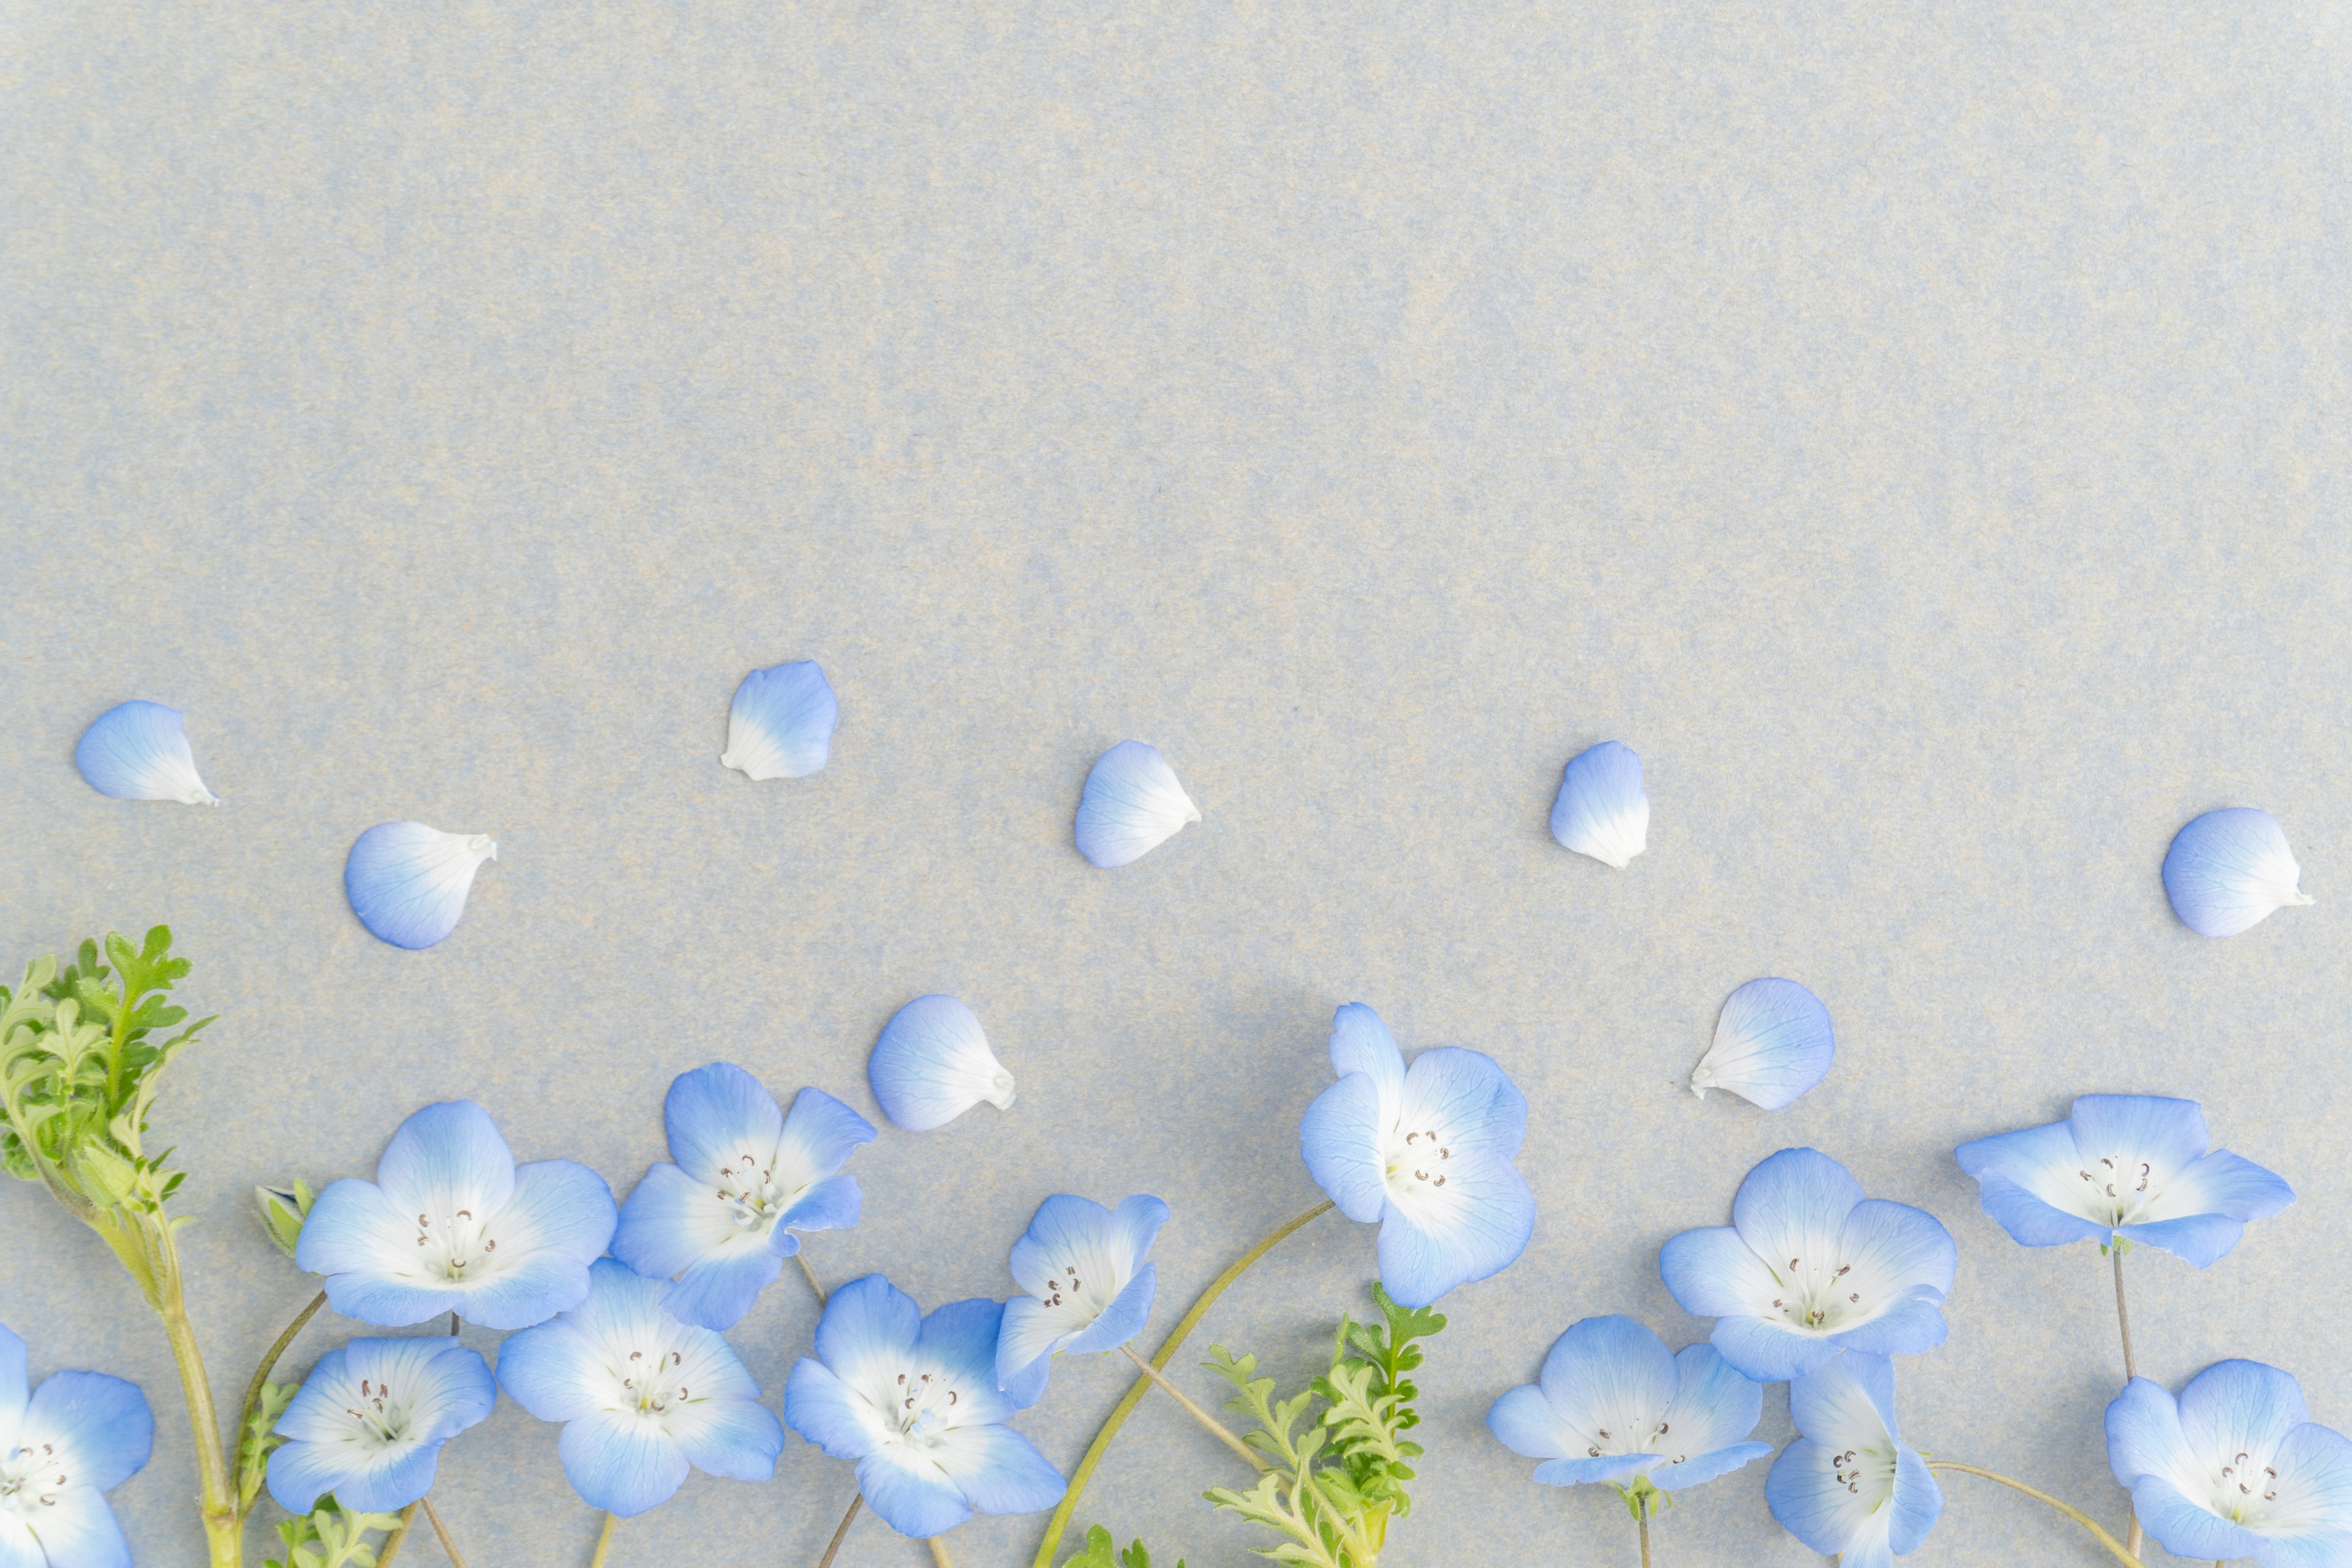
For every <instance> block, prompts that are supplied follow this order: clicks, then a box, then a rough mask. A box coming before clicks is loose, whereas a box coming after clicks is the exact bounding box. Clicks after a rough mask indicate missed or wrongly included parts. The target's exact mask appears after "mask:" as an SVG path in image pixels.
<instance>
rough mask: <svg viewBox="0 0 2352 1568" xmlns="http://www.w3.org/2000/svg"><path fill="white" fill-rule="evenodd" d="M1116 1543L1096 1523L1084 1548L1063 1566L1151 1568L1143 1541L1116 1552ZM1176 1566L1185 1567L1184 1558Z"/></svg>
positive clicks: (1108, 1532)
mask: <svg viewBox="0 0 2352 1568" xmlns="http://www.w3.org/2000/svg"><path fill="white" fill-rule="evenodd" d="M1116 1544H1117V1543H1116V1542H1113V1541H1112V1540H1111V1535H1110V1531H1108V1530H1105V1529H1104V1528H1103V1527H1102V1526H1101V1525H1099V1524H1097V1525H1094V1526H1092V1527H1091V1528H1089V1529H1088V1530H1087V1543H1086V1546H1085V1547H1084V1549H1082V1550H1081V1551H1079V1552H1077V1553H1076V1554H1075V1555H1074V1556H1072V1557H1071V1558H1070V1560H1069V1561H1068V1562H1066V1563H1063V1564H1062V1568H1151V1553H1150V1551H1148V1550H1147V1549H1146V1548H1145V1547H1144V1544H1143V1542H1140V1541H1138V1542H1135V1543H1134V1544H1133V1545H1131V1546H1129V1547H1128V1548H1127V1549H1126V1550H1125V1551H1123V1552H1113V1551H1112V1547H1113V1546H1115V1545H1116ZM1176 1568H1184V1560H1183V1559H1182V1558H1181V1557H1180V1558H1178V1559H1177V1560H1176Z"/></svg>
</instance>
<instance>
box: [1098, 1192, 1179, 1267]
mask: <svg viewBox="0 0 2352 1568" xmlns="http://www.w3.org/2000/svg"><path fill="white" fill-rule="evenodd" d="M1110 1217H1111V1231H1112V1234H1113V1236H1114V1237H1116V1238H1117V1239H1118V1242H1119V1243H1120V1245H1122V1246H1124V1247H1126V1248H1127V1256H1128V1258H1129V1267H1130V1268H1133V1267H1135V1266H1136V1265H1138V1264H1140V1263H1141V1262H1142V1261H1143V1259H1144V1258H1145V1257H1146V1256H1148V1255H1149V1254H1150V1251H1151V1244H1152V1243H1153V1242H1155V1241H1157V1240H1159V1239H1160V1226H1164V1225H1166V1224H1167V1223H1168V1205H1166V1204H1164V1203H1162V1202H1160V1200H1159V1199H1158V1198H1155V1197H1151V1196H1150V1195H1148V1194H1136V1195H1135V1196H1133V1197H1129V1198H1121V1199H1119V1201H1118V1207H1117V1208H1116V1209H1113V1210H1112V1211H1111V1216H1110Z"/></svg>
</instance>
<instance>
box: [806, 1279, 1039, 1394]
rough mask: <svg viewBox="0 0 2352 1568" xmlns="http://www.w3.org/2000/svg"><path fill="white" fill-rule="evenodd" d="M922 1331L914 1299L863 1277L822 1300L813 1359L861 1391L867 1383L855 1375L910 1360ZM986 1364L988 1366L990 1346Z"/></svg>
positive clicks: (890, 1286)
mask: <svg viewBox="0 0 2352 1568" xmlns="http://www.w3.org/2000/svg"><path fill="white" fill-rule="evenodd" d="M922 1329H923V1315H922V1312H921V1311H920V1310H919V1309H918V1308H917V1307H916V1305H915V1299H914V1298H913V1297H911V1296H909V1295H908V1294H907V1293H906V1292H905V1291H904V1290H901V1289H898V1287H897V1286H895V1285H893V1284H891V1283H890V1281H888V1280H887V1279H884V1278H882V1276H880V1275H879V1274H868V1275H866V1277H865V1278H864V1279H853V1280H851V1281H850V1282H849V1283H848V1284H846V1285H844V1286H843V1287H841V1288H840V1289H837V1290H835V1292H834V1293H833V1294H832V1295H831V1296H829V1297H827V1298H826V1299H825V1303H824V1316H823V1317H822V1318H820V1319H818V1320H817V1325H816V1353H817V1358H818V1359H819V1360H820V1361H822V1362H824V1364H825V1365H827V1366H829V1367H831V1368H832V1369H833V1370H834V1371H835V1373H839V1374H840V1375H841V1376H842V1377H844V1378H846V1379H847V1380H849V1381H850V1382H851V1383H854V1384H860V1385H863V1384H865V1383H866V1381H867V1380H866V1378H865V1377H863V1376H861V1375H860V1374H861V1373H863V1372H865V1371H866V1369H869V1368H872V1367H877V1366H880V1365H882V1364H884V1363H889V1364H893V1365H897V1364H899V1363H904V1362H905V1361H906V1360H907V1359H908V1358H909V1357H911V1356H912V1355H913V1354H914V1353H915V1346H916V1342H918V1341H919V1339H920V1338H921V1335H922ZM989 1359H990V1362H991V1363H993V1362H994V1359H995V1358H994V1346H993V1343H992V1344H991V1347H990V1358H989Z"/></svg>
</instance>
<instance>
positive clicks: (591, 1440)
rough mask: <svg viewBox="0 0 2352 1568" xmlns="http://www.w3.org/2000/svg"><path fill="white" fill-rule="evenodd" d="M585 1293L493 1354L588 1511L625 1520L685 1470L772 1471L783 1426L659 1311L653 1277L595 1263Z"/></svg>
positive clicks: (756, 1391)
mask: <svg viewBox="0 0 2352 1568" xmlns="http://www.w3.org/2000/svg"><path fill="white" fill-rule="evenodd" d="M590 1273H591V1277H592V1279H593V1287H592V1288H591V1289H590V1290H589V1292H588V1299H587V1300H585V1301H583V1303H581V1304H580V1305H579V1306H577V1307H574V1308H572V1310H570V1311H567V1312H565V1313H563V1314H562V1316H560V1317H558V1318H556V1319H555V1320H554V1321H552V1322H547V1323H541V1325H539V1327H537V1328H535V1329H528V1330H525V1331H523V1332H521V1333H519V1334H517V1335H515V1336H514V1337H513V1338H511V1339H509V1340H508V1341H507V1342H506V1343H505V1345H504V1346H502V1347H501V1348H500V1349H499V1385H500V1386H501V1387H503V1388H504V1389H505V1390H506V1391H507V1392H508V1393H509V1394H512V1395H513V1396H514V1401H515V1403H516V1404H518V1405H521V1406H522V1407H523V1408H524V1409H525V1410H528V1411H530V1413H531V1414H532V1415H536V1416H538V1417H539V1418H540V1419H541V1420H542V1421H561V1422H562V1423H563V1436H562V1437H561V1438H560V1439H558V1441H557V1444H556V1453H557V1455H558V1456H559V1457H560V1458H562V1460H563V1474H564V1476H565V1478H566V1479H569V1480H570V1481H571V1482H572V1490H573V1491H576V1492H578V1493H579V1494H580V1497H581V1500H583V1501H584V1502H586V1503H587V1504H588V1505H589V1506H590V1507H591V1508H601V1509H604V1510H608V1511H609V1512H612V1513H615V1514H618V1515H620V1516H621V1517H622V1518H624V1519H626V1518H628V1517H630V1516H631V1515H633V1514H639V1513H643V1512H645V1511H646V1510H647V1509H649V1508H652V1507H653V1506H654V1505H655V1504H656V1503H659V1502H664V1501H667V1500H668V1498H669V1496H670V1494H671V1493H673V1492H675V1491H677V1489H678V1488H679V1487H680V1486H682V1485H684V1484H685V1482H686V1472H687V1468H688V1466H689V1465H690V1466H692V1467H693V1468H696V1469H698V1470H703V1471H706V1472H708V1473H709V1474H711V1475H714V1476H727V1477H730V1478H731V1479H735V1480H739V1481H764V1480H766V1479H768V1478H769V1477H771V1476H772V1475H774V1474H775V1473H776V1456H777V1455H778V1454H781V1453H782V1452H783V1448H784V1429H783V1428H782V1426H779V1425H777V1423H776V1418H775V1416H774V1415H773V1414H772V1413H771V1412H770V1411H769V1409H768V1407H767V1406H766V1405H761V1403H760V1385H759V1384H756V1383H754V1382H752V1381H751V1373H749V1372H746V1371H745V1370H744V1369H743V1363H741V1362H740V1361H739V1360H738V1359H736V1355H735V1352H734V1351H733V1350H732V1349H730V1347H729V1346H728V1343H727V1342H726V1341H725V1340H723V1339H720V1338H719V1336H718V1335H717V1334H715V1333H713V1332H712V1331H710V1330H709V1329H703V1328H697V1327H696V1326H695V1325H693V1324H692V1323H682V1322H679V1321H677V1319H676V1318H673V1317H671V1316H670V1315H669V1314H668V1313H667V1312H665V1311H663V1310H662V1292H663V1290H664V1289H665V1287H664V1286H663V1284H662V1282H661V1281H660V1280H658V1279H646V1278H645V1277H644V1276H643V1275H640V1274H636V1273H634V1272H632V1271H631V1270H630V1268H628V1266H627V1265H625V1264H623V1263H620V1262H616V1261H615V1260H614V1259H612V1258H601V1259H599V1260H598V1261H597V1264H596V1266H595V1268H593V1269H592V1270H591V1271H590Z"/></svg>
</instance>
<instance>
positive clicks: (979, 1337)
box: [915, 1296, 1004, 1421]
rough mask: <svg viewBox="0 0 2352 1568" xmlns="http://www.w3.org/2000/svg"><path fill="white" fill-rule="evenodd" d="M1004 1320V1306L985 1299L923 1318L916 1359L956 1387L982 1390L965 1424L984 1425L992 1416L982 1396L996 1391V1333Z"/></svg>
mask: <svg viewBox="0 0 2352 1568" xmlns="http://www.w3.org/2000/svg"><path fill="white" fill-rule="evenodd" d="M1003 1318H1004V1303H1003V1302H1002V1301H992V1300H988V1299H987V1298H986V1297H984V1296H982V1297H975V1298H973V1299H972V1300H965V1301H950V1302H949V1303H948V1304H947V1305H945V1306H943V1307H935V1308H933V1309H932V1310H930V1311H929V1312H927V1313H925V1314H924V1317H923V1326H922V1330H921V1332H920V1334H919V1337H918V1339H917V1341H916V1344H915V1355H916V1358H917V1359H918V1360H919V1361H921V1362H922V1363H924V1364H925V1365H927V1366H929V1367H933V1368H935V1369H937V1370H938V1371H939V1372H941V1373H946V1374H947V1375H948V1376H949V1377H950V1378H951V1379H953V1380H954V1381H955V1383H956V1384H957V1386H959V1387H963V1386H967V1385H973V1384H977V1385H979V1386H980V1387H981V1388H982V1390H983V1395H982V1397H981V1398H980V1400H979V1405H978V1407H977V1408H976V1409H975V1411H974V1412H973V1413H972V1414H970V1415H966V1416H965V1417H964V1419H965V1420H967V1421H985V1420H988V1419H990V1418H991V1417H992V1415H993V1412H992V1411H991V1410H990V1409H988V1408H987V1406H988V1405H989V1403H990V1401H989V1400H988V1399H987V1398H986V1397H985V1394H992V1393H994V1392H995V1389H996V1333H997V1329H998V1327H999V1325H1000V1324H1001V1323H1002V1322H1003ZM966 1403H971V1402H970V1401H967V1402H966Z"/></svg>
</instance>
